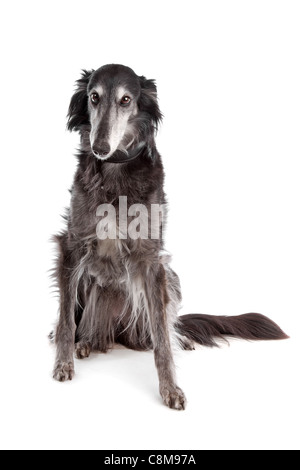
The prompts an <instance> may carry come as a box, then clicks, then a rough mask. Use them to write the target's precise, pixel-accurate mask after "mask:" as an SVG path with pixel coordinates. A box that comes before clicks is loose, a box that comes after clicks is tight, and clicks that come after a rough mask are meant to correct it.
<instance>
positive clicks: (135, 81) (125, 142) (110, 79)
mask: <svg viewBox="0 0 300 470" xmlns="http://www.w3.org/2000/svg"><path fill="white" fill-rule="evenodd" d="M76 83H77V88H76V91H75V93H74V95H73V96H72V98H71V102H70V106H69V112H68V124H67V127H68V129H69V130H76V131H79V132H80V133H81V135H82V137H83V141H84V142H85V144H86V145H88V146H90V149H91V151H92V152H93V154H94V155H95V157H97V158H99V159H101V160H109V159H110V158H111V157H112V156H113V155H114V158H116V155H117V156H119V157H120V158H121V159H122V155H123V156H124V157H128V156H130V153H132V154H133V153H134V152H135V151H136V149H137V148H141V147H142V146H143V145H147V146H148V148H149V149H151V146H152V145H153V144H154V132H155V130H156V129H157V125H158V123H159V121H160V120H161V119H162V114H161V112H160V110H159V106H158V102H157V94H156V85H155V82H154V80H147V79H146V78H145V77H144V76H141V77H139V76H138V75H136V74H135V73H134V71H133V70H132V69H130V68H129V67H125V66H123V65H115V64H113V65H105V66H103V67H101V68H99V69H98V70H92V71H84V72H83V74H82V77H81V78H80V79H79V80H77V82H76ZM87 137H88V138H87Z"/></svg>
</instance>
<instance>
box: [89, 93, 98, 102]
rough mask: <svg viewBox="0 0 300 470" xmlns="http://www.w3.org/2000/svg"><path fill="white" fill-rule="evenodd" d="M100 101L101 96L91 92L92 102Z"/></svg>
mask: <svg viewBox="0 0 300 470" xmlns="http://www.w3.org/2000/svg"><path fill="white" fill-rule="evenodd" d="M99 101H100V98H99V95H98V93H92V94H91V102H92V103H93V104H98V103H99Z"/></svg>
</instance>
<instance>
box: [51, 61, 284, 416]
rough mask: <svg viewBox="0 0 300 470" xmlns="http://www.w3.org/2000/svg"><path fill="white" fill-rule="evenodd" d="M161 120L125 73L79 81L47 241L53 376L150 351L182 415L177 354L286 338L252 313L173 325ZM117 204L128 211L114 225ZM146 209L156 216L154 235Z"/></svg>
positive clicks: (138, 79)
mask: <svg viewBox="0 0 300 470" xmlns="http://www.w3.org/2000/svg"><path fill="white" fill-rule="evenodd" d="M161 120H162V113H161V111H160V109H159V105H158V100H157V88H156V84H155V81H154V80H150V79H146V78H145V77H144V76H138V75H136V74H135V72H134V71H133V70H132V69H130V68H129V67H125V66H123V65H117V64H111V65H105V66H103V67H100V68H99V69H97V70H90V71H87V70H84V71H83V73H82V76H81V78H80V79H79V80H77V82H76V90H75V93H74V94H73V96H72V98H71V102H70V106H69V111H68V123H67V128H68V129H69V130H70V131H78V132H79V134H80V150H79V153H78V155H77V156H78V167H77V171H76V174H75V177H74V183H73V186H72V189H71V204H70V209H69V210H68V213H67V215H66V217H65V218H66V224H67V227H66V229H65V230H64V231H63V232H61V233H60V234H58V235H56V236H55V237H54V238H55V242H56V243H57V247H58V255H57V261H56V265H55V269H54V278H55V280H56V283H57V287H58V290H59V298H60V307H59V319H58V322H57V325H56V330H55V332H54V338H55V343H56V360H55V366H54V372H53V377H54V379H56V380H58V381H61V382H64V381H66V380H72V379H73V377H74V354H75V356H76V357H77V358H78V359H83V358H86V357H88V356H89V355H90V353H91V352H92V351H98V352H107V351H108V350H109V349H111V348H112V347H113V345H114V344H116V343H118V344H121V345H123V346H125V347H127V348H131V349H134V350H140V351H145V350H153V351H154V358H155V364H156V367H157V371H158V378H159V390H160V394H161V397H162V400H163V402H164V404H165V405H167V406H168V407H170V408H172V409H176V410H183V409H185V406H186V398H185V395H184V393H183V391H182V390H181V388H180V387H179V386H178V385H177V382H176V377H175V366H174V359H173V350H174V348H180V349H185V350H192V349H194V347H195V344H200V345H204V346H214V345H216V339H220V338H225V337H227V336H229V337H230V336H231V337H233V336H234V337H239V338H244V339H248V340H257V339H284V338H287V335H286V334H285V333H284V332H283V331H282V330H281V329H280V328H279V326H278V325H276V324H275V323H274V322H273V321H272V320H270V319H269V318H267V317H265V316H263V315H261V314H257V313H248V314H244V315H239V316H210V315H203V314H191V315H183V316H178V311H179V308H180V303H181V290H180V282H179V278H178V276H177V275H176V273H175V272H174V271H173V270H172V269H171V267H170V265H169V263H170V259H169V256H168V254H167V253H166V251H165V248H164V240H163V233H164V226H165V213H166V197H165V193H164V189H163V186H164V169H163V164H162V159H161V156H160V154H159V153H158V151H157V148H156V144H155V135H156V131H157V128H158V125H159V123H160V122H161ZM122 197H123V198H124V199H126V203H127V207H128V206H129V207H130V210H128V212H127V211H126V210H125V212H124V211H123V215H122V216H121V208H120V198H122ZM153 207H156V208H158V215H159V217H158V218H156V227H154V230H152V228H153V227H151V223H152V226H153V225H155V224H154V222H153V220H152V217H151V215H152V212H153V211H152V208H153ZM99 208H100V209H99ZM132 208H133V209H132ZM137 209H138V210H137ZM130 211H131V212H130ZM108 213H110V214H113V216H114V218H108ZM124 213H125V218H124ZM141 213H143V215H144V217H143V224H142V223H141V218H139V217H138V214H139V215H141ZM134 216H136V217H134ZM137 219H138V221H139V224H137ZM150 219H151V220H150ZM105 222H107V223H106V224H105ZM101 224H102V225H101ZM132 224H133V225H132ZM112 225H114V227H113V230H110V229H111V226H112ZM138 225H140V227H138ZM141 225H143V227H142V228H143V230H141ZM103 227H104V229H103ZM129 228H131V232H130V231H129ZM134 228H135V229H136V230H134ZM105 229H106V232H105ZM139 230H140V232H139ZM111 232H112V233H111ZM129 232H130V233H131V235H130V233H129ZM112 234H113V235H114V236H110V235H112Z"/></svg>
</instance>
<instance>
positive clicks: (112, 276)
mask: <svg viewBox="0 0 300 470" xmlns="http://www.w3.org/2000/svg"><path fill="white" fill-rule="evenodd" d="M127 263H128V255H127V256H126V252H125V255H124V244H123V243H122V242H121V240H119V239H109V238H107V239H105V240H97V245H96V249H95V250H94V252H93V257H92V259H91V260H90V262H89V264H88V269H87V270H88V274H89V275H90V276H93V277H94V278H95V280H96V282H97V284H99V285H100V286H102V287H105V286H112V285H115V286H116V287H121V286H122V285H124V286H125V284H126V281H127V280H128V274H129V273H128V271H127V269H126V265H127Z"/></svg>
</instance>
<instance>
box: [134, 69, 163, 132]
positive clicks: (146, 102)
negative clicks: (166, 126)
mask: <svg viewBox="0 0 300 470" xmlns="http://www.w3.org/2000/svg"><path fill="white" fill-rule="evenodd" d="M139 80H140V85H141V94H140V98H139V102H138V105H139V108H140V110H141V111H144V112H146V113H148V114H149V115H150V116H151V120H152V123H153V125H154V127H155V129H157V126H158V124H159V123H160V121H162V118H163V115H162V113H161V111H160V109H159V106H158V101H157V88H156V85H155V81H154V80H151V79H150V80H147V78H146V77H144V76H141V77H139Z"/></svg>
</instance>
